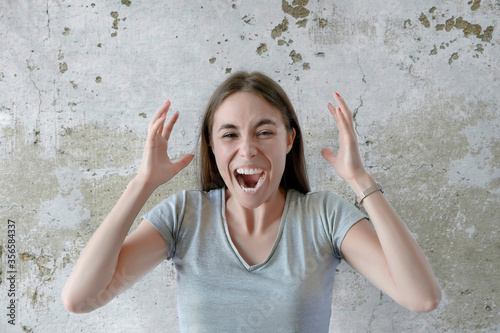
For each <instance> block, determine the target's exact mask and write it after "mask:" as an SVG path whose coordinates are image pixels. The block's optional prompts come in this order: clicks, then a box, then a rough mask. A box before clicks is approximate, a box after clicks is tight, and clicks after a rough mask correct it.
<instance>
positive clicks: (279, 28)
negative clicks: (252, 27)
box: [271, 17, 288, 39]
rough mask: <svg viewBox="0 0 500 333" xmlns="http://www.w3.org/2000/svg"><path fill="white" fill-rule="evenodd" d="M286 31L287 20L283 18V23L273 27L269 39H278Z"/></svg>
mask: <svg viewBox="0 0 500 333" xmlns="http://www.w3.org/2000/svg"><path fill="white" fill-rule="evenodd" d="M287 30H288V20H287V18H286V17H285V18H284V19H283V21H282V22H281V23H280V24H278V25H277V26H276V27H274V29H273V30H272V31H271V37H272V38H273V39H276V38H277V37H280V36H281V34H282V33H283V32H285V31H287Z"/></svg>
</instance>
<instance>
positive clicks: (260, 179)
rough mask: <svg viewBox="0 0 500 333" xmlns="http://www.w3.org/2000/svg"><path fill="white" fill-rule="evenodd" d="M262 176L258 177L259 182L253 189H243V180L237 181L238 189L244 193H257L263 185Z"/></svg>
mask: <svg viewBox="0 0 500 333" xmlns="http://www.w3.org/2000/svg"><path fill="white" fill-rule="evenodd" d="M238 173H239V172H238ZM264 178H265V177H264V175H262V176H260V178H259V181H258V182H257V185H255V187H254V188H248V187H245V184H244V183H243V179H240V180H239V183H240V187H241V189H242V190H243V191H245V192H255V191H257V190H258V189H259V188H260V187H261V186H262V184H263V183H264Z"/></svg>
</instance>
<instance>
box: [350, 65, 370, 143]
mask: <svg viewBox="0 0 500 333" xmlns="http://www.w3.org/2000/svg"><path fill="white" fill-rule="evenodd" d="M356 63H357V64H358V67H359V71H360V72H361V75H362V77H361V81H362V82H363V83H364V86H365V89H364V90H363V92H362V93H361V95H360V96H359V101H360V104H359V105H358V106H357V107H356V108H355V109H354V110H353V112H352V120H353V122H354V131H355V132H356V135H357V136H358V137H359V132H358V122H357V119H356V117H357V115H358V112H359V109H360V108H361V107H362V106H363V95H364V94H365V92H366V89H367V86H366V75H365V72H364V71H363V67H361V64H360V63H359V57H356Z"/></svg>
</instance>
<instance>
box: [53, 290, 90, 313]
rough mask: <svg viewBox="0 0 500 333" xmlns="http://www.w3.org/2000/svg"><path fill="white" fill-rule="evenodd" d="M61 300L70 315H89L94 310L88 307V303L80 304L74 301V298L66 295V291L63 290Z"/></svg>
mask: <svg viewBox="0 0 500 333" xmlns="http://www.w3.org/2000/svg"><path fill="white" fill-rule="evenodd" d="M61 300H62V302H63V305H64V307H65V308H66V310H68V311H69V312H72V313H89V312H91V311H93V310H95V308H91V307H89V306H88V304H86V303H88V302H80V301H78V300H77V299H76V297H72V296H71V295H68V292H66V290H63V292H62V294H61Z"/></svg>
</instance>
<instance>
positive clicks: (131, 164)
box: [0, 0, 500, 332]
mask: <svg viewBox="0 0 500 333" xmlns="http://www.w3.org/2000/svg"><path fill="white" fill-rule="evenodd" d="M288 1H289V2H287V1H285V0H283V1H264V0H259V1H243V0H236V1H201V0H198V1H182V2H181V1H162V2H155V3H154V4H153V3H152V2H147V3H146V2H143V3H140V2H139V1H125V0H114V1H99V0H93V2H92V1H83V2H81V1H68V0H67V1H64V0H47V1H43V2H42V1H30V2H27V1H9V0H4V1H1V2H0V46H1V47H0V170H1V173H0V177H1V178H0V180H1V187H0V216H1V224H0V235H1V240H0V244H1V247H0V251H1V252H2V266H1V268H0V269H1V279H0V281H1V285H0V293H1V297H0V299H1V300H2V304H1V307H0V308H1V309H2V311H1V315H0V318H1V319H0V331H6V330H9V331H11V330H12V331H13V332H22V331H24V332H46V331H55V332H76V331H82V332H104V331H106V332H123V331H126V330H129V331H137V332H152V331H168V332H176V331H177V330H178V328H177V315H176V292H175V280H174V279H175V273H174V271H173V269H172V264H171V263H170V262H164V263H163V264H161V265H160V266H159V267H158V268H157V269H155V270H154V271H153V272H152V273H151V274H149V275H148V276H147V277H145V278H144V279H143V280H142V281H140V282H138V283H137V284H136V285H135V286H134V287H133V288H132V289H130V290H128V291H126V292H125V293H123V294H122V295H120V296H119V297H118V298H117V299H116V300H115V301H113V302H112V303H111V304H109V305H108V306H107V307H105V308H103V309H100V310H97V311H95V312H93V313H90V314H86V315H74V314H70V313H69V312H67V311H66V310H65V309H64V308H63V305H62V303H61V300H60V293H61V290H62V287H63V285H64V283H65V281H66V279H67V277H68V275H69V274H70V272H71V270H72V267H73V265H74V263H75V261H76V260H77V258H78V257H79V254H80V252H81V251H82V249H83V248H84V246H85V244H86V243H87V241H88V239H89V238H90V236H91V235H92V233H93V232H94V230H95V229H96V227H97V226H98V225H99V223H100V222H101V221H102V220H103V219H104V217H105V216H106V215H107V213H108V212H109V211H110V210H111V208H112V206H113V205H114V204H115V203H116V201H117V199H118V197H119V196H120V195H121V193H122V192H123V190H124V188H125V186H126V184H127V183H128V181H130V179H131V178H132V177H133V176H134V175H135V173H136V172H137V171H138V167H139V163H140V157H141V153H142V147H143V145H144V141H145V138H146V128H147V125H148V122H149V120H150V117H151V116H152V114H153V113H154V112H155V111H156V109H157V108H158V107H159V106H161V105H162V103H164V102H165V101H166V99H167V98H170V99H171V100H172V104H173V109H174V110H178V111H180V119H179V122H178V124H177V126H176V129H175V133H174V134H173V136H172V139H171V142H172V144H171V154H172V155H173V156H174V157H179V156H180V155H181V154H183V153H186V152H194V151H195V149H196V142H197V133H198V129H199V126H198V122H199V121H200V118H201V115H202V110H203V108H204V106H205V104H206V102H207V99H208V97H209V96H210V94H211V92H212V91H213V89H214V87H215V85H216V84H217V83H219V82H221V81H222V80H223V79H224V78H225V77H227V75H228V74H229V73H231V72H235V71H236V70H239V69H247V70H260V71H263V72H264V73H267V74H268V75H270V76H271V77H273V78H274V79H275V80H277V81H279V82H280V83H281V84H282V86H283V87H284V88H285V90H286V91H287V93H288V94H289V96H290V98H291V100H292V102H293V103H294V105H295V107H296V110H297V113H298V117H299V120H300V121H301V125H302V128H303V132H304V136H305V144H306V155H307V156H306V158H307V162H308V167H309V176H310V180H311V185H312V188H313V189H331V190H333V191H335V192H337V193H339V194H341V195H343V196H345V197H347V198H348V199H349V200H351V201H354V195H353V194H352V193H351V191H350V190H349V188H348V187H347V185H346V184H344V183H342V182H341V181H339V179H338V178H337V176H336V175H335V174H334V171H333V169H332V168H331V167H330V166H329V164H328V163H327V162H326V161H324V160H323V158H322V157H321V155H320V149H321V148H322V147H325V146H329V147H332V148H334V149H335V148H336V147H338V145H337V141H336V130H335V124H334V121H333V119H332V117H331V115H330V114H329V112H328V110H327V108H326V105H327V103H328V102H329V101H333V97H332V94H333V92H334V91H338V92H339V93H340V94H342V95H343V96H344V97H345V99H346V100H347V101H348V103H349V104H350V106H351V109H352V110H353V111H354V114H355V116H356V118H355V119H356V129H357V131H358V134H359V141H360V145H361V147H360V149H361V151H362V155H363V157H364V158H365V164H366V166H367V167H368V168H369V169H370V171H371V172H372V173H373V175H374V176H375V177H376V178H377V179H378V180H379V181H380V182H381V183H382V184H384V185H385V188H386V195H387V197H388V198H389V200H390V201H391V202H392V203H393V205H394V206H395V207H396V209H397V210H398V211H399V213H400V214H401V216H402V217H403V218H404V220H405V221H406V222H407V224H408V225H409V227H410V229H411V230H412V231H413V233H414V235H415V237H416V238H417V239H418V241H419V243H420V244H421V246H422V248H423V250H424V252H425V253H426V255H427V256H428V258H429V260H430V262H431V265H432V267H433V269H434V271H435V273H436V275H437V277H438V279H439V283H440V285H441V286H442V288H443V291H444V299H443V301H442V303H441V305H440V306H439V307H438V309H437V310H436V311H434V312H432V313H430V314H415V313H412V312H409V311H407V310H405V309H402V308H401V307H399V306H398V305H396V304H395V303H394V302H393V301H392V300H390V299H389V298H388V297H387V296H385V295H382V294H381V293H380V292H379V291H378V290H376V289H375V288H374V287H373V286H371V285H370V284H369V283H367V282H366V281H365V280H364V279H363V278H362V277H360V276H359V275H358V274H357V273H355V272H354V271H353V270H351V269H350V268H349V267H348V266H347V265H346V264H345V263H343V264H341V265H340V266H339V272H338V275H337V276H336V280H335V282H334V283H335V290H334V295H333V300H332V302H333V312H332V320H331V331H332V332H363V331H371V332H457V331H474V332H497V331H498V330H499V329H500V308H499V306H500V290H499V289H500V284H499V282H498V281H499V279H498V277H499V276H500V237H499V236H500V235H499V233H498V226H499V203H500V170H499V167H500V162H499V159H500V138H499V133H500V131H499V127H500V115H499V106H500V101H499V97H498V96H499V91H500V90H499V88H500V84H499V77H500V70H499V68H500V66H499V65H500V64H499V56H500V46H499V43H500V37H499V30H500V27H499V26H498V24H499V17H500V1H498V0H496V1H494V0H490V1H480V0H474V1H467V0H462V1H457V0H455V1H431V0H425V1H395V0H393V1H391V0H389V1H380V0H377V1H370V2H366V1H363V2H362V1H357V2H352V3H351V2H349V1H343V0H338V1H326V0H311V1H309V2H308V1H307V0H302V1H300V0H294V1H293V3H292V2H291V1H292V0H288ZM184 188H196V167H195V163H192V165H191V166H190V167H189V168H187V169H186V170H184V171H183V172H182V173H181V174H180V175H178V176H177V177H176V178H174V179H173V180H172V181H171V182H170V183H168V184H167V185H164V186H163V187H161V188H160V189H158V190H157V192H155V194H154V195H153V196H152V197H151V198H150V200H149V201H148V203H147V205H146V207H145V208H144V210H148V209H150V208H151V207H152V206H153V205H155V204H156V203H158V202H159V201H160V200H161V199H162V198H163V197H164V196H166V195H168V194H171V193H174V192H176V191H178V190H181V189H184ZM8 219H11V220H13V221H15V222H16V226H17V230H16V236H15V241H16V246H17V258H16V263H15V264H16V269H17V275H16V297H15V302H16V306H17V309H16V326H15V327H12V325H9V324H8V323H7V320H8V319H9V318H8V317H7V316H6V314H7V313H8V310H7V308H6V307H7V302H8V301H9V298H8V297H7V292H8V289H9V285H10V284H9V281H8V280H6V279H7V277H8V274H7V271H8V270H9V269H8V267H7V254H8V252H7V244H8V236H7V228H8V227H7V224H8ZM134 228H135V225H134ZM249 314H251V315H253V316H255V318H258V317H259V316H261V315H263V314H261V313H260V312H259V309H258V308H257V307H256V308H255V309H250V310H249Z"/></svg>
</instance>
